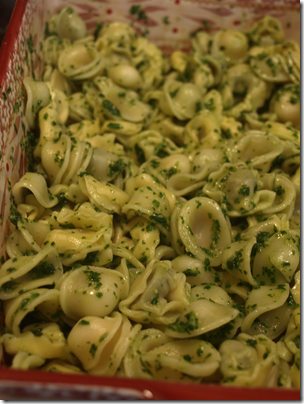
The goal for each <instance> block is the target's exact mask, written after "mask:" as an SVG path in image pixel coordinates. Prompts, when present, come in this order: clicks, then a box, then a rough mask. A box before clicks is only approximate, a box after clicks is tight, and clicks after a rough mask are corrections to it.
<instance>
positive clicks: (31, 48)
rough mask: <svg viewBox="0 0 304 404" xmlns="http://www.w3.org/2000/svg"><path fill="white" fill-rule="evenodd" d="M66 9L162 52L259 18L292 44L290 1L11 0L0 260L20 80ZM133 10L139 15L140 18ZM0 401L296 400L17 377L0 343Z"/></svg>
mask: <svg viewBox="0 0 304 404" xmlns="http://www.w3.org/2000/svg"><path fill="white" fill-rule="evenodd" d="M66 6H72V7H74V8H75V9H76V11H77V12H78V14H79V15H80V16H81V17H82V18H83V19H84V20H85V22H86V25H87V28H88V32H89V33H93V32H94V30H95V29H96V24H97V22H98V21H99V22H100V21H102V22H111V21H122V22H127V23H133V26H134V27H135V28H136V29H137V30H138V31H139V32H141V33H144V34H145V35H147V36H148V38H149V39H151V40H152V41H153V42H154V43H156V44H157V45H158V46H160V48H161V49H162V50H163V51H164V53H166V54H169V53H170V52H171V51H172V50H174V49H180V50H185V51H187V50H188V49H189V47H190V41H189V35H190V33H191V32H194V31H195V30H197V29H198V28H203V29H204V30H205V31H206V32H208V33H213V32H215V31H216V30H218V29H223V28H234V29H238V30H246V29H248V28H249V27H250V26H252V24H253V23H254V22H256V21H257V20H258V19H260V18H261V17H263V16H264V15H267V14H268V15H271V16H273V17H275V18H277V19H279V20H280V21H281V23H282V27H283V29H284V33H285V37H286V38H287V39H291V40H295V41H297V42H298V43H299V42H300V3H299V1H298V0H267V1H265V0H264V1H263V0H254V1H253V0H252V1H250V2H248V1H245V0H236V1H232V0H221V1H220V0H217V1H216V0H214V1H212V0H162V1H155V0H141V1H137V0H126V1H124V2H121V1H119V0H87V1H85V2H84V1H83V0H52V1H47V0H17V2H16V6H15V9H14V13H13V16H12V18H11V21H10V24H9V27H8V30H7V33H6V36H5V38H4V41H3V44H2V48H1V50H0V88H1V91H0V93H1V95H0V190H1V191H0V206H1V215H0V257H1V260H2V261H3V260H4V259H5V249H4V243H5V238H6V236H7V234H8V233H9V232H10V231H11V224H10V221H9V219H8V216H9V214H10V205H11V189H12V187H13V186H14V184H15V183H16V182H17V181H18V180H19V178H20V177H21V176H22V175H23V174H24V173H25V171H26V167H27V159H28V155H27V149H28V145H29V142H30V141H31V140H30V139H31V136H30V130H29V127H28V125H27V122H26V119H25V94H24V91H23V90H22V80H23V78H24V77H27V76H32V77H34V78H36V79H39V78H40V77H41V74H42V68H43V63H42V51H41V43H42V40H43V36H44V29H45V22H46V21H47V19H48V18H49V17H50V16H51V15H52V14H54V13H56V12H57V11H58V10H60V9H61V8H63V7H66ZM138 11H141V12H144V13H145V18H144V19H142V18H140V15H139V13H138ZM0 399H44V400H45V399H47V400H54V399H61V400H75V399H77V400H87V399H90V400H101V399H111V400H116V399H131V400H141V399H152V400H158V399H160V400H162V399H171V400H177V399H178V400H220V399H225V400H228V399H242V400H246V399H256V400H276V399H280V400H298V399H300V390H295V389H270V388H267V389H263V388H254V389H253V388H239V387H223V386H215V385H211V384H210V385H191V386H190V385H189V384H177V383H172V382H159V381H149V380H136V379H123V378H113V377H97V376H83V375H69V374H57V373H46V372H37V371H21V370H14V369H8V368H6V366H5V354H4V353H3V352H2V347H1V345H0Z"/></svg>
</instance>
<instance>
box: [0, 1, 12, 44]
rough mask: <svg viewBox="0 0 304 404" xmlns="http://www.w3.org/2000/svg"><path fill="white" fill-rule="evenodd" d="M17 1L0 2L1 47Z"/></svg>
mask: <svg viewBox="0 0 304 404" xmlns="http://www.w3.org/2000/svg"><path fill="white" fill-rule="evenodd" d="M15 3H16V0H0V46H1V44H2V41H3V38H4V35H5V32H6V29H7V27H8V23H9V20H10V18H11V15H12V12H13V8H14V6H15Z"/></svg>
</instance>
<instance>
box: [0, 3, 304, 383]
mask: <svg viewBox="0 0 304 404" xmlns="http://www.w3.org/2000/svg"><path fill="white" fill-rule="evenodd" d="M91 34H92V33H91V31H90V30H87V27H86V25H85V23H84V21H83V20H82V19H81V17H80V16H79V15H77V13H76V11H75V10H74V9H73V8H71V7H65V8H64V9H62V10H61V11H59V12H58V13H57V14H56V15H54V16H52V17H51V19H50V21H49V23H48V29H47V30H46V37H45V39H44V41H43V44H42V52H43V55H44V62H45V69H44V72H43V75H42V77H43V79H42V80H41V81H39V80H34V79H31V78H26V79H24V81H23V84H24V88H25V94H26V99H27V103H26V110H25V116H26V119H27V121H28V125H29V128H30V129H31V130H33V131H34V132H35V134H36V135H37V136H36V142H35V144H33V150H34V151H33V170H32V172H28V173H26V174H25V175H23V176H22V177H21V178H20V180H19V181H18V182H17V183H15V184H13V187H12V197H13V200H14V205H12V208H11V215H10V220H11V222H12V225H14V227H13V226H12V231H11V233H10V234H9V236H8V237H7V240H6V245H5V249H6V253H7V259H6V260H5V261H3V262H1V267H0V299H1V301H2V306H3V314H4V317H3V318H4V326H3V327H2V330H1V331H3V332H2V336H1V337H0V343H2V344H3V347H4V349H5V351H6V354H7V355H9V356H10V357H11V366H12V368H16V369H41V370H43V371H47V372H59V373H71V374H92V375H108V376H113V375H117V376H122V377H129V378H130V377H134V378H143V379H144V378H145V379H157V380H169V381H182V382H190V383H197V384H198V383H209V382H212V383H218V384H223V385H234V386H242V385H243V386H263V387H280V386H282V387H288V388H298V387H299V386H300V307H299V305H300V271H299V267H300V51H299V47H298V45H297V44H296V43H294V42H292V41H286V40H285V39H284V34H283V30H282V27H281V25H280V23H279V22H278V20H276V19H275V18H273V17H270V16H265V17H264V18H262V19H261V20H259V21H257V22H256V24H255V25H254V26H253V27H251V28H250V29H249V30H248V31H246V32H240V31H238V30H233V29H229V30H224V29H221V30H219V31H217V32H213V31H212V30H211V31H210V32H208V33H207V32H205V31H204V30H200V31H198V32H196V33H194V34H193V36H192V37H191V50H190V52H189V53H185V52H184V51H182V50H176V51H174V52H173V53H172V54H171V55H170V57H165V56H164V55H163V53H162V51H161V50H160V49H159V48H158V47H157V46H156V45H154V44H153V43H152V42H151V41H150V40H149V39H148V38H146V37H143V36H140V35H138V32H137V31H136V30H135V29H134V27H133V26H131V25H128V24H126V23H122V22H115V23H104V24H103V25H102V27H99V29H98V30H97V31H96V32H95V35H91Z"/></svg>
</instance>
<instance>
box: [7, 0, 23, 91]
mask: <svg viewBox="0 0 304 404" xmlns="http://www.w3.org/2000/svg"><path fill="white" fill-rule="evenodd" d="M27 2H28V0H17V1H16V4H15V7H14V10H13V13H12V16H11V19H10V22H9V25H8V28H7V31H6V33H5V36H4V38H3V42H2V45H1V48H0V66H1V69H0V84H2V83H3V82H4V80H5V77H6V74H7V72H8V66H9V62H10V60H11V58H12V56H13V53H14V45H15V42H16V39H17V37H18V35H19V32H20V26H21V22H22V18H23V15H24V11H25V8H26V5H27ZM16 27H18V29H17V30H16Z"/></svg>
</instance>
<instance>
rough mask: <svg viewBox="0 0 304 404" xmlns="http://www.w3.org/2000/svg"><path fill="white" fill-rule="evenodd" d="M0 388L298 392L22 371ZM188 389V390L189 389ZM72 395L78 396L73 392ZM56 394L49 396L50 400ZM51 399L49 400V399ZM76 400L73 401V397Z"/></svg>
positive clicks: (287, 396) (165, 395) (257, 396)
mask: <svg viewBox="0 0 304 404" xmlns="http://www.w3.org/2000/svg"><path fill="white" fill-rule="evenodd" d="M0 380H1V381H0V391H1V384H3V385H4V386H5V385H9V383H12V382H14V393H15V394H16V395H18V389H22V388H24V385H22V382H24V384H25V385H26V386H27V388H29V387H30V386H29V383H31V382H32V383H35V384H37V383H41V387H43V388H44V389H45V388H47V387H48V385H52V386H54V384H56V385H57V386H58V388H60V387H62V388H65V389H67V390H70V391H73V387H75V386H78V387H79V386H83V387H84V389H85V387H88V388H89V387H98V388H100V391H101V392H102V388H106V387H108V388H114V389H115V390H117V389H119V388H121V389H132V390H133V391H134V390H135V391H136V392H138V393H140V394H141V395H142V398H143V399H152V400H221V399H222V400H223V399H224V400H252V399H254V400H288V401H294V400H300V390H299V389H285V388H282V389H277V388H260V387H259V388H254V387H233V386H218V385H211V384H206V385H196V384H194V385H191V386H189V384H184V383H172V382H165V381H164V382H163V381H154V380H140V379H124V378H119V377H107V376H91V375H75V374H60V375H59V374H58V373H56V374H55V373H48V372H41V371H23V370H15V369H0ZM189 387H191V388H189ZM75 394H78V393H77V391H75ZM55 395H56V391H54V392H53V396H55ZM50 398H51V397H50ZM75 398H76V397H75Z"/></svg>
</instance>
